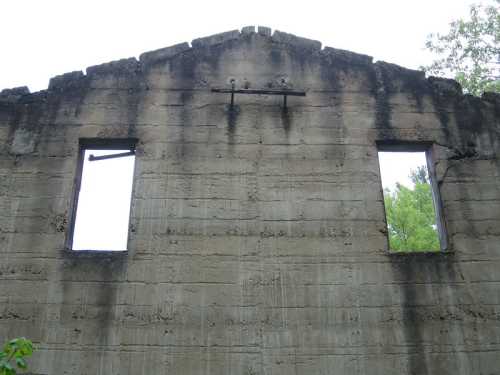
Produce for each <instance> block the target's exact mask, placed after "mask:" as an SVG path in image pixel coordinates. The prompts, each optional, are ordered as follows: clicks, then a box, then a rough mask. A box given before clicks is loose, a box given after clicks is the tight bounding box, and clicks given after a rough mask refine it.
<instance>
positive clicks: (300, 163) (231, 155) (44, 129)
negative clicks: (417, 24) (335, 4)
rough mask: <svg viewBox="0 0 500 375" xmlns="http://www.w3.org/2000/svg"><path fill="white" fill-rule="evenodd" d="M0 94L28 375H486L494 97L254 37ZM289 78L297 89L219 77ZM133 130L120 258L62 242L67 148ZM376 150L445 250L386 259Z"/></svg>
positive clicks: (6, 290) (492, 270)
mask: <svg viewBox="0 0 500 375" xmlns="http://www.w3.org/2000/svg"><path fill="white" fill-rule="evenodd" d="M191 45H192V47H190V46H189V45H188V44H187V43H184V44H179V45H176V46H172V47H168V48H164V49H161V50H158V51H153V52H149V53H145V54H143V55H141V57H140V59H139V60H136V59H135V58H131V59H125V60H120V61H116V62H112V63H108V64H103V65H99V66H94V67H90V68H88V69H87V71H86V74H83V73H82V72H73V73H68V74H64V75H62V76H58V77H55V78H53V79H51V81H50V85H49V88H48V89H47V90H45V91H41V92H37V93H29V92H28V91H27V89H25V88H18V89H11V90H4V91H2V92H1V95H0V208H1V209H0V257H1V258H0V340H1V341H5V340H6V339H7V338H11V337H17V336H26V337H28V338H31V339H32V340H33V341H34V342H35V344H36V347H37V350H36V353H35V355H34V356H33V358H32V360H31V361H30V364H31V371H32V372H33V373H36V374H47V375H49V374H50V375H56V374H68V375H77V374H78V375H84V374H85V375H94V374H99V375H104V374H106V375H129V374H130V375H132V374H134V375H136V374H148V375H150V374H204V375H205V374H214V375H215V374H217V375H236V374H238V375H271V374H273V375H288V374H296V375H298V374H300V375H302V374H303V375H313V374H314V375H316V374H346V375H347V374H370V375H374V374H380V375H391V374H393V375H410V374H414V375H420V374H440V375H446V374H449V375H452V374H453V375H459V374H461V375H466V374H484V375H486V374H488V375H493V374H500V244H499V241H500V165H499V161H498V157H499V151H500V137H499V134H500V123H499V120H500V96H499V95H495V94H486V95H484V96H483V97H482V98H476V97H472V96H468V95H462V93H461V89H460V87H459V86H458V84H457V83H456V82H454V81H452V80H446V79H437V78H429V79H426V78H425V77H424V75H423V73H422V72H418V71H412V70H408V69H404V68H401V67H399V66H395V65H392V64H388V63H384V62H376V63H373V62H372V59H371V58H370V57H368V56H364V55H359V54H355V53H351V52H347V51H343V50H337V49H333V48H329V47H324V48H323V49H322V48H321V43H319V42H317V41H312V40H307V39H304V38H300V37H296V36H294V35H291V34H287V33H283V32H279V31H276V32H274V33H273V34H271V30H270V29H269V28H265V27H259V28H258V29H257V31H255V30H254V28H253V27H247V28H244V29H243V30H242V32H239V31H237V30H236V31H230V32H226V33H222V34H218V35H215V36H211V37H207V38H200V39H196V40H194V41H193V42H192V44H191ZM231 79H234V80H235V84H236V86H237V88H238V87H240V88H241V87H243V85H246V87H249V88H254V89H261V88H283V87H285V88H289V89H296V90H305V91H306V94H307V95H306V97H296V98H294V97H288V105H287V110H286V111H285V110H284V109H283V108H282V101H283V99H282V97H279V96H271V95H236V97H235V107H234V108H233V109H232V110H231V109H230V108H229V107H228V104H229V95H227V94H219V93H212V92H211V88H213V87H226V88H227V87H229V82H230V80H231ZM86 138H137V139H138V143H137V158H136V166H135V177H134V189H133V198H132V206H131V222H130V234H129V250H128V252H126V253H76V252H71V251H69V250H67V249H65V243H66V242H65V241H66V238H67V236H68V230H69V228H70V217H71V210H72V206H71V205H72V200H73V194H74V181H75V177H76V165H77V159H78V148H79V140H80V139H86ZM377 142H393V143H396V144H398V143H405V142H406V143H407V144H409V145H415V144H418V145H420V144H428V145H430V150H431V152H432V166H433V167H434V168H435V173H436V178H437V179H436V181H437V186H438V189H439V192H440V195H441V200H442V209H443V220H444V225H445V227H446V240H447V242H448V244H447V247H446V250H445V251H443V252H441V253H437V254H406V255H397V254H391V253H390V252H389V251H388V242H387V230H386V224H385V215H384V207H383V198H382V191H381V182H380V173H379V166H378V158H377Z"/></svg>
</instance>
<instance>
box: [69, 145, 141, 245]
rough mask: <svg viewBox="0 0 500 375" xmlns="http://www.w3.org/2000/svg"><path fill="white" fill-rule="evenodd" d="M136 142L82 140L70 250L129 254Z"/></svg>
mask: <svg viewBox="0 0 500 375" xmlns="http://www.w3.org/2000/svg"><path fill="white" fill-rule="evenodd" d="M135 144H136V140H128V139H127V140H123V139H118V140H112V139H92V140H81V141H80V152H79V159H78V168H77V178H76V184H75V195H74V200H73V210H72V218H71V219H72V220H71V231H70V236H69V238H68V247H69V248H70V249H71V250H96V251H126V250H127V241H128V227H129V217H130V203H131V196H132V184H133V176H134V164H135Z"/></svg>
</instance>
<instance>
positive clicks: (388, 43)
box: [0, 0, 486, 91]
mask: <svg viewBox="0 0 500 375" xmlns="http://www.w3.org/2000/svg"><path fill="white" fill-rule="evenodd" d="M478 1H481V0H478ZM482 1H483V2H484V1H486V0H482ZM472 2H473V1H469V0H419V1H404V0H377V1H373V0H365V1H361V0H343V1H335V0H329V1H326V0H323V1H318V0H308V1H295V0H288V1H270V0H265V1H264V0H251V1H234V0H233V1H227V0H220V1H218V0H212V1H193V0H182V1H148V0H142V1H128V0H120V1H115V0H101V1H94V0H87V1H72V0H64V1H62V0H12V1H8V0H5V1H2V6H1V12H0V35H2V42H1V48H2V54H1V57H2V58H1V59H0V61H1V62H0V64H1V65H0V68H1V69H0V89H2V88H10V87H16V86H28V87H29V88H30V90H31V91H37V90H41V89H45V88H47V85H48V82H49V78H50V77H53V76H55V75H59V74H63V73H66V72H70V71H73V70H85V68H86V67H87V66H91V65H96V64H100V63H104V62H108V61H111V60H117V59H120V58H126V57H131V56H136V57H138V56H139V54H141V53H142V52H145V51H150V50H154V49H158V48H162V47H166V46H169V45H172V44H176V43H179V42H184V41H187V42H190V41H191V40H192V39H195V38H198V37H202V36H207V35H211V34H215V33H218V32H222V31H227V30H232V29H241V27H242V26H246V25H263V26H269V27H271V28H272V29H273V30H275V29H278V30H281V31H285V32H289V33H293V34H296V35H299V36H303V37H307V38H312V39H317V40H320V41H321V42H322V43H323V45H328V46H331V47H336V48H342V49H348V50H351V51H355V52H359V53H364V54H368V55H371V56H373V57H374V58H375V59H376V60H384V61H388V62H392V63H396V64H399V65H403V66H406V67H409V68H418V66H420V65H422V64H426V63H428V62H429V61H430V55H429V54H427V53H426V52H425V51H424V49H423V46H424V42H425V38H426V35H427V34H429V33H430V32H435V31H446V30H447V29H448V24H449V22H451V21H452V20H453V19H456V18H459V17H465V16H467V14H468V7H469V5H470V4H471V3H472Z"/></svg>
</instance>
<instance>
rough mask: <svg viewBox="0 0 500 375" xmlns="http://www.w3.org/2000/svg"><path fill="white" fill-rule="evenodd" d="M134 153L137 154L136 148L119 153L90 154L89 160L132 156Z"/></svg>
mask: <svg viewBox="0 0 500 375" xmlns="http://www.w3.org/2000/svg"><path fill="white" fill-rule="evenodd" d="M132 155H135V151H134V150H130V151H128V152H120V153H118V154H111V155H100V156H94V155H92V154H90V155H89V161H96V160H106V159H115V158H122V157H125V156H132Z"/></svg>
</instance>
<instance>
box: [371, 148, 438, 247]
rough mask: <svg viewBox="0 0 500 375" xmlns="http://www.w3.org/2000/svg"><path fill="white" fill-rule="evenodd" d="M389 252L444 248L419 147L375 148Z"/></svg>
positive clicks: (433, 192) (433, 193)
mask: <svg viewBox="0 0 500 375" xmlns="http://www.w3.org/2000/svg"><path fill="white" fill-rule="evenodd" d="M378 157H379V165H380V176H381V180H382V188H383V193H384V206H385V216H386V221H387V232H388V237H389V249H390V250H391V251H394V252H427V251H439V250H440V249H442V248H445V246H444V244H443V242H444V240H443V239H444V233H443V229H442V228H443V225H442V224H441V218H440V210H439V204H438V203H439V201H440V200H439V195H438V190H437V185H436V184H435V183H434V176H433V173H432V169H429V167H428V165H429V164H430V163H428V160H429V158H430V154H429V153H428V151H425V150H424V151H422V150H421V147H408V148H406V149H405V147H392V148H391V147H382V148H379V153H378Z"/></svg>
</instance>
